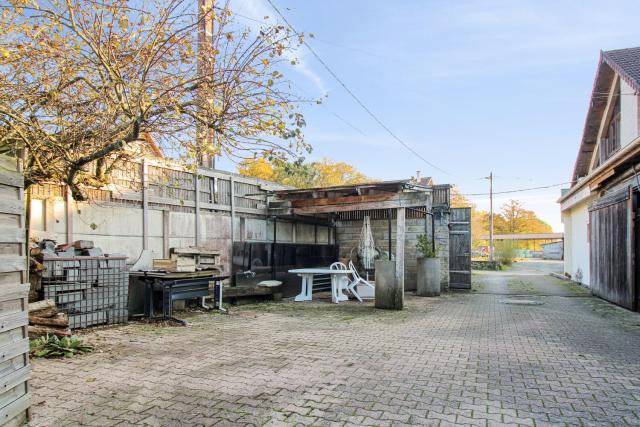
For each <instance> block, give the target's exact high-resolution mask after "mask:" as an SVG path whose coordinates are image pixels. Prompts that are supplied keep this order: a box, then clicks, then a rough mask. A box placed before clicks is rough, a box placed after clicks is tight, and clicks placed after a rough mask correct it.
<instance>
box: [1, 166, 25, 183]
mask: <svg viewBox="0 0 640 427" xmlns="http://www.w3.org/2000/svg"><path fill="white" fill-rule="evenodd" d="M0 185H8V186H10V187H17V188H23V187H24V177H23V176H22V174H21V173H20V172H16V171H15V170H7V169H4V168H2V167H0Z"/></svg>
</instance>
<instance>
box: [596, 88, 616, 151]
mask: <svg viewBox="0 0 640 427" xmlns="http://www.w3.org/2000/svg"><path fill="white" fill-rule="evenodd" d="M619 148H620V96H619V95H618V96H617V99H616V101H615V105H614V107H613V112H612V114H611V120H610V121H609V125H608V126H607V129H606V131H605V135H604V137H603V138H602V141H600V155H599V160H600V162H599V163H604V161H605V160H607V159H608V158H609V157H611V155H612V154H613V153H615V152H616V151H618V149H619Z"/></svg>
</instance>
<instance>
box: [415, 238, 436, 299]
mask: <svg viewBox="0 0 640 427" xmlns="http://www.w3.org/2000/svg"><path fill="white" fill-rule="evenodd" d="M416 249H417V250H418V252H419V253H420V254H421V255H422V256H418V257H417V259H416V261H417V271H416V276H417V286H416V294H418V295H419V296H421V297H436V296H438V295H440V260H439V259H438V258H437V257H436V251H435V248H434V245H433V242H432V241H431V239H430V238H429V237H427V236H426V235H425V234H421V235H419V236H418V240H417V243H416Z"/></svg>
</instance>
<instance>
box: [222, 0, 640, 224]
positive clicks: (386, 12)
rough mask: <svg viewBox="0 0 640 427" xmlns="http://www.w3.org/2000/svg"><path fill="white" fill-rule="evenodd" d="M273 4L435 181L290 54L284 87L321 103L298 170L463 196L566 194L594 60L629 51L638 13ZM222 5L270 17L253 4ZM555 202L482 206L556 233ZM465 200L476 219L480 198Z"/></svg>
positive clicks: (604, 6) (515, 4)
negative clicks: (324, 167) (322, 163)
mask: <svg viewBox="0 0 640 427" xmlns="http://www.w3.org/2000/svg"><path fill="white" fill-rule="evenodd" d="M273 1H274V3H275V4H276V6H277V7H278V8H279V9H280V10H281V12H282V13H283V14H285V16H286V17H287V19H288V20H289V22H290V23H291V24H292V25H293V26H294V27H296V29H297V30H299V31H304V32H312V33H314V35H315V36H316V38H315V39H309V40H308V41H309V44H310V45H311V46H312V47H313V49H314V50H316V52H317V53H318V54H319V55H320V56H321V57H322V58H323V59H324V60H325V61H326V62H327V63H328V64H329V66H330V67H331V68H332V69H333V70H334V71H335V72H336V73H337V74H338V75H339V76H340V78H341V79H342V80H343V81H344V82H345V83H346V84H347V85H348V86H349V87H350V88H351V90H353V92H355V93H356V94H357V95H358V96H359V97H360V99H361V100H362V101H363V102H364V103H365V104H366V105H367V106H368V107H369V108H370V109H371V110H372V111H373V112H374V113H375V114H376V115H377V116H378V117H380V118H381V119H382V120H383V121H384V122H385V124H386V125H387V126H389V127H390V128H391V129H392V130H393V131H394V132H395V133H396V134H397V135H398V136H399V137H400V138H402V139H403V140H404V141H405V142H406V143H407V144H409V145H410V146H411V147H412V148H413V149H415V150H416V151H418V152H419V153H420V154H421V155H422V156H423V157H425V158H426V159H427V160H429V161H430V162H431V163H433V164H435V165H437V166H438V167H439V168H441V169H443V170H444V171H446V173H444V172H441V171H438V170H435V169H433V168H432V167H430V166H429V165H427V164H425V163H424V162H423V161H422V160H420V159H419V158H417V157H415V156H414V155H413V154H411V153H410V152H408V151H407V150H406V149H404V148H403V147H402V146H400V145H399V144H398V143H397V142H396V141H394V140H393V139H392V137H391V136H389V135H388V134H387V133H385V132H384V130H383V129H381V128H380V127H379V125H377V124H376V123H375V122H374V121H373V120H372V119H371V117H369V116H368V115H367V114H366V113H365V112H364V111H363V110H362V109H361V108H360V107H359V106H358V105H357V104H356V103H355V102H354V101H353V100H352V99H351V98H350V97H349V96H348V94H347V93H346V92H345V91H344V90H343V89H342V88H341V87H340V86H339V84H338V83H337V82H336V81H335V80H333V78H332V77H331V76H330V75H329V74H328V73H327V72H326V71H325V70H324V69H323V68H322V66H321V65H320V63H318V62H317V61H316V60H315V58H313V57H312V56H311V55H310V54H309V52H308V51H306V50H305V49H301V50H300V51H299V52H298V53H297V55H298V57H299V58H300V59H301V64H300V65H298V66H294V67H291V70H288V72H287V76H288V77H289V78H291V79H292V80H293V82H294V83H295V85H296V87H298V88H300V89H301V93H302V94H303V95H307V96H313V97H320V96H322V95H324V94H326V95H327V97H326V100H325V102H324V103H323V105H322V106H318V105H309V106H305V107H303V110H302V112H303V113H304V114H305V117H306V120H307V128H306V130H305V135H306V139H307V141H308V142H310V143H311V144H312V145H313V153H312V154H311V155H310V156H309V159H312V160H313V159H320V158H322V157H331V158H333V159H334V160H339V161H346V162H349V163H352V164H354V165H355V166H356V167H357V168H358V169H359V170H361V171H362V172H364V173H365V174H366V175H368V176H370V177H372V178H378V179H400V178H409V177H411V176H413V175H414V174H415V173H416V171H417V170H420V171H421V173H422V174H423V175H429V176H433V177H434V179H435V181H436V183H451V184H456V185H458V187H459V188H460V190H461V191H462V193H466V194H470V193H484V192H486V191H487V190H488V183H487V181H486V180H483V179H480V178H481V177H484V176H487V175H488V173H489V172H490V171H493V173H494V174H495V175H496V179H495V182H494V190H495V191H505V190H511V189H518V188H527V187H535V186H542V185H550V184H557V183H561V182H566V181H568V180H569V179H570V175H571V170H572V167H573V162H574V160H575V155H576V153H577V149H578V144H579V141H580V137H581V134H582V128H583V126H584V117H585V114H586V110H587V106H588V102H589V95H590V92H591V87H592V84H593V78H594V74H595V69H596V66H597V61H598V55H599V50H600V49H604V50H608V49H617V48H624V47H633V46H637V45H639V44H640V37H639V35H640V34H639V31H638V18H640V2H638V1H637V0H636V1H607V2H604V1H584V0H582V1H543V0H536V1H510V0H502V1H500V0H498V1H444V0H442V1H429V0H421V1H418V0H416V1H395V2H383V1H360V0H358V1H355V0H352V1H344V0H342V1H339V0H313V1H312V0H306V1H293V0H273ZM232 6H233V8H234V11H235V12H237V13H239V14H242V15H246V16H250V17H253V18H255V19H263V18H264V16H265V15H268V16H270V17H271V18H270V21H272V20H274V19H275V18H274V17H275V16H276V15H275V13H274V12H273V11H272V9H270V6H269V4H268V3H267V1H266V0H233V1H232ZM238 22H239V23H243V24H246V25H247V26H251V25H256V24H255V23H252V21H249V20H246V19H245V20H244V22H243V18H241V17H238ZM334 113H335V114H338V115H339V116H341V117H343V118H344V119H345V120H346V121H348V122H349V123H350V124H351V125H353V126H355V127H356V128H358V130H359V131H356V130H354V129H353V128H352V127H351V126H349V125H347V124H345V123H344V122H343V121H341V120H340V119H338V118H337V117H335V115H334ZM218 165H219V167H220V168H226V169H234V168H235V166H234V165H233V164H232V163H231V162H229V161H228V160H225V159H221V160H220V161H219V163H218ZM559 192H560V190H559V187H556V188H552V189H548V190H536V191H530V192H523V193H518V194H511V195H498V196H496V198H495V200H496V204H497V205H498V206H499V205H500V204H501V203H503V202H505V201H506V200H508V199H509V198H517V199H519V200H521V201H523V202H524V204H525V207H527V208H528V209H532V210H534V211H536V212H537V213H538V214H539V216H540V217H542V218H543V219H544V220H546V221H547V222H549V223H550V224H551V225H552V226H553V228H554V230H558V231H560V230H561V229H562V225H561V223H560V213H559V208H558V205H557V204H556V203H555V200H556V199H557V197H558V195H559ZM469 198H470V199H471V200H472V201H473V202H474V203H476V204H477V206H478V207H479V208H481V209H487V208H488V198H487V197H486V196H473V197H469Z"/></svg>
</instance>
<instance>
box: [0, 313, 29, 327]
mask: <svg viewBox="0 0 640 427" xmlns="http://www.w3.org/2000/svg"><path fill="white" fill-rule="evenodd" d="M28 322H29V321H28V317H27V312H26V311H18V312H14V313H9V314H6V315H4V316H0V332H4V331H9V330H11V329H15V328H19V327H22V326H26V325H27V323H28Z"/></svg>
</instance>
